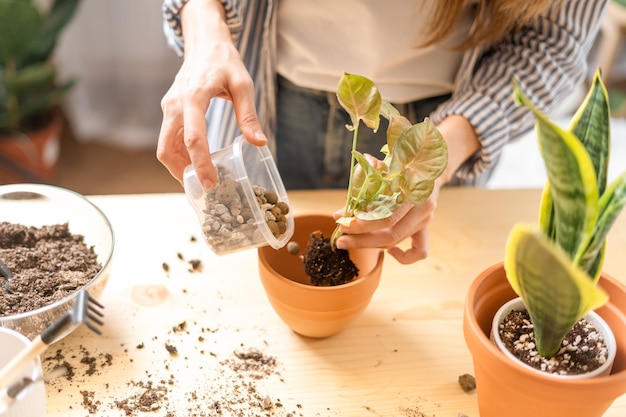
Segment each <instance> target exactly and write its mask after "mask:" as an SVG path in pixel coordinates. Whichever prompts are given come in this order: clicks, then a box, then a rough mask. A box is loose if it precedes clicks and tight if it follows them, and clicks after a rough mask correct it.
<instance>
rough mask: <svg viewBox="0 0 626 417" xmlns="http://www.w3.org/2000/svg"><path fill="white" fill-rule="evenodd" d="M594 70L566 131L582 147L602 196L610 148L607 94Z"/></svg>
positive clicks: (609, 114) (599, 75)
mask: <svg viewBox="0 0 626 417" xmlns="http://www.w3.org/2000/svg"><path fill="white" fill-rule="evenodd" d="M601 75H602V74H601V71H600V69H598V70H597V71H596V73H595V75H594V78H593V83H592V85H591V88H590V89H589V92H588V93H587V95H586V97H585V99H584V100H583V102H582V104H581V105H580V107H579V108H578V110H577V111H576V113H575V114H574V117H573V118H572V120H571V122H570V127H569V130H570V131H571V132H572V133H573V134H574V135H575V136H576V137H577V138H578V139H580V141H581V142H582V143H583V145H584V146H585V149H586V150H587V153H588V154H589V157H590V158H591V162H592V163H593V167H594V170H595V172H596V181H597V185H598V193H599V195H602V193H604V189H605V188H606V184H607V177H608V168H609V147H610V143H611V140H610V126H611V125H610V120H611V110H610V108H609V94H608V92H607V91H606V87H605V86H604V84H603V82H602V78H601Z"/></svg>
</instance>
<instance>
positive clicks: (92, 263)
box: [0, 222, 102, 317]
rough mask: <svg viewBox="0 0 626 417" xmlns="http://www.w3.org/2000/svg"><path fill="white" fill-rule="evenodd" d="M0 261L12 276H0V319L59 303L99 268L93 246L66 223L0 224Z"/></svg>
mask: <svg viewBox="0 0 626 417" xmlns="http://www.w3.org/2000/svg"><path fill="white" fill-rule="evenodd" d="M0 259H1V260H2V261H3V263H4V264H5V265H6V266H7V267H8V269H9V270H10V271H11V273H12V278H11V280H10V282H9V281H8V280H7V277H4V275H6V273H4V274H2V275H3V276H0V284H1V286H0V317H4V316H10V315H15V314H19V313H24V312H28V311H33V310H36V309H39V308H41V307H44V306H47V305H49V304H52V303H54V302H56V301H59V300H62V299H64V298H65V297H67V296H68V295H70V294H72V293H74V292H76V290H78V289H80V288H81V287H82V286H84V285H85V284H86V283H88V282H89V281H90V280H91V278H93V277H94V276H95V275H96V274H97V273H98V271H99V270H100V269H102V266H101V265H100V263H99V262H98V259H97V255H96V253H95V251H94V249H93V247H89V246H87V245H86V244H85V242H84V237H83V236H82V235H75V234H72V233H70V231H69V227H68V224H67V223H65V224H56V225H49V226H43V227H39V228H38V227H33V226H24V225H20V224H14V223H8V222H0ZM7 284H8V285H7Z"/></svg>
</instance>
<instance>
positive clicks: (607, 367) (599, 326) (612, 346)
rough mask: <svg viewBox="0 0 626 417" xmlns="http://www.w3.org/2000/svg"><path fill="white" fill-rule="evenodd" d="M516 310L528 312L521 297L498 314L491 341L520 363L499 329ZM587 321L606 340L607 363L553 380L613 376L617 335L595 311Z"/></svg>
mask: <svg viewBox="0 0 626 417" xmlns="http://www.w3.org/2000/svg"><path fill="white" fill-rule="evenodd" d="M515 310H518V311H526V306H525V305H524V301H523V300H522V299H521V298H520V297H517V298H514V299H512V300H510V301H507V302H506V303H504V304H503V305H502V307H500V309H499V310H498V311H497V312H496V314H495V316H494V318H493V322H492V324H491V340H492V341H493V342H494V343H495V344H496V346H498V349H500V350H501V351H502V352H503V353H504V354H505V355H506V356H508V357H509V358H511V360H514V361H519V359H518V358H517V357H516V356H515V355H514V354H513V353H512V352H511V351H509V350H508V349H507V348H506V346H505V344H504V341H503V340H502V338H501V337H500V333H499V332H498V329H499V328H500V324H501V323H502V322H503V321H504V318H505V317H506V316H507V315H508V314H509V313H510V312H511V311H515ZM585 320H586V321H587V323H590V324H591V325H593V326H594V327H595V329H596V330H597V331H598V332H599V333H600V334H601V335H602V337H603V338H604V342H605V343H606V346H607V350H608V352H609V354H608V355H607V360H606V362H604V363H603V364H602V365H600V366H599V367H598V368H596V369H594V370H592V371H589V372H586V373H582V374H573V375H556V374H552V375H551V376H552V377H553V378H569V379H581V378H595V377H596V376H600V375H610V374H611V368H612V367H613V362H614V361H615V353H616V350H617V346H616V343H615V335H614V334H613V332H612V331H611V327H610V326H609V325H608V324H607V322H605V321H604V320H603V319H602V317H600V315H599V314H598V313H596V312H595V311H590V312H589V313H587V315H585ZM520 363H522V364H523V365H524V366H527V367H529V369H531V370H532V371H533V372H542V371H540V370H539V369H536V368H533V367H532V366H530V365H528V364H526V363H524V362H522V361H520Z"/></svg>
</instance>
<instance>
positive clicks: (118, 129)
mask: <svg viewBox="0 0 626 417" xmlns="http://www.w3.org/2000/svg"><path fill="white" fill-rule="evenodd" d="M57 60H58V62H59V65H60V68H61V76H62V77H67V76H71V75H73V76H76V77H77V78H78V84H77V86H76V87H75V89H74V90H73V91H72V93H71V94H70V96H69V97H68V99H67V100H66V104H65V109H66V111H67V113H68V117H69V118H70V121H71V123H72V128H73V130H74V133H75V135H76V136H77V140H79V141H82V142H88V141H106V142H107V143H108V144H112V145H119V146H122V147H127V148H154V147H156V142H157V138H158V133H159V128H160V124H161V118H162V113H161V108H160V101H161V97H162V96H163V94H165V92H166V91H167V89H168V88H169V86H170V84H171V82H172V80H173V78H174V75H175V74H176V71H177V70H178V67H179V66H180V64H181V60H180V58H178V57H177V56H176V54H175V53H174V51H173V50H171V49H169V48H168V47H167V44H166V41H165V36H164V35H163V31H162V20H161V2H160V1H158V0H82V2H81V4H80V6H79V10H78V12H77V15H76V17H75V19H74V20H73V21H72V23H71V24H70V26H69V27H68V28H67V30H66V31H65V32H64V33H63V36H62V38H61V42H60V44H59V48H58V52H57Z"/></svg>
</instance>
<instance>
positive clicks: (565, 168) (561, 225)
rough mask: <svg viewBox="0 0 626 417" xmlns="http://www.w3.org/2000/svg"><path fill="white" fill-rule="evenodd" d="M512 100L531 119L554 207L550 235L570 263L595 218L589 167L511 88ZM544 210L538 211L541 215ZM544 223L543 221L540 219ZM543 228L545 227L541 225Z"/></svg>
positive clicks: (570, 139) (578, 149) (571, 140)
mask: <svg viewBox="0 0 626 417" xmlns="http://www.w3.org/2000/svg"><path fill="white" fill-rule="evenodd" d="M514 91H515V98H516V100H518V101H519V102H520V103H521V104H523V105H525V106H526V107H527V108H529V109H530V110H531V111H532V112H533V114H534V115H535V120H536V123H535V126H536V131H537V137H538V141H539V150H540V152H541V155H542V158H543V161H544V164H545V167H546V171H547V174H548V180H549V183H550V193H551V194H552V199H551V200H548V199H543V202H548V201H551V202H552V204H553V207H554V212H555V213H554V216H555V217H554V234H555V239H556V242H557V243H558V245H559V246H560V247H561V248H563V249H564V250H565V252H566V253H567V254H568V255H569V256H570V257H571V258H572V259H574V258H575V257H576V256H577V255H578V251H579V250H580V249H579V248H580V247H581V245H583V244H585V245H586V242H587V241H588V240H589V239H590V238H591V234H592V232H593V228H594V225H595V223H596V219H597V216H598V213H597V206H598V199H599V196H598V187H597V183H596V174H595V170H594V168H593V163H592V162H591V159H590V158H589V155H588V154H587V151H586V149H585V147H584V145H583V144H582V142H581V141H580V140H579V139H578V138H577V137H576V136H575V135H574V134H573V133H571V132H569V131H566V130H563V129H561V128H560V127H559V126H557V125H556V124H554V123H553V122H552V121H550V119H549V118H548V117H547V116H546V115H545V114H544V113H543V112H541V111H540V110H539V109H537V108H536V107H535V106H534V105H533V104H532V103H531V102H530V100H528V98H527V97H526V96H525V95H524V94H523V93H522V92H521V89H520V86H519V84H517V83H515V85H514ZM546 211H547V209H546V208H541V209H540V212H541V213H544V214H545V212H546ZM544 220H545V218H544ZM542 227H543V228H545V225H542Z"/></svg>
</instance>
